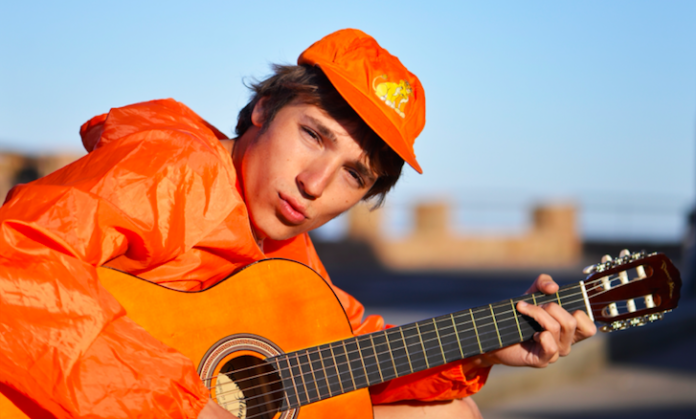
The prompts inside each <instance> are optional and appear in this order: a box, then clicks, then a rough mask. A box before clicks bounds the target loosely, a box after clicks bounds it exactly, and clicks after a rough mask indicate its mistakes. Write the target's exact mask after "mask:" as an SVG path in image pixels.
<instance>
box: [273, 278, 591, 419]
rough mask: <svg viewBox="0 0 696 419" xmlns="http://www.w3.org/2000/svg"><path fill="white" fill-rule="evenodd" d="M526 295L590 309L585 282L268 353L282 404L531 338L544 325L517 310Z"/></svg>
mask: <svg viewBox="0 0 696 419" xmlns="http://www.w3.org/2000/svg"><path fill="white" fill-rule="evenodd" d="M520 300H524V301H526V302H528V303H530V304H535V305H541V304H546V303H549V302H555V303H557V304H559V305H560V306H561V307H563V308H565V309H566V310H567V311H569V312H571V313H572V312H574V311H577V310H582V311H584V312H587V305H586V302H585V301H586V300H585V296H584V293H583V290H582V282H580V283H578V284H573V285H568V286H565V287H562V288H561V289H560V290H559V291H558V292H557V293H556V294H550V295H546V294H542V293H534V294H528V295H524V296H521V297H517V298H513V299H509V300H505V301H501V302H498V303H494V304H489V305H486V306H481V307H476V308H472V309H467V310H463V311H459V312H457V313H452V314H447V315H444V316H439V317H435V318H432V319H427V320H421V321H418V322H415V323H409V324H406V325H403V326H400V327H394V328H390V329H387V330H383V331H380V332H374V333H370V334H367V335H362V336H357V337H353V338H349V339H345V340H342V341H338V342H332V343H329V344H325V345H320V346H315V347H312V348H307V349H303V350H300V351H296V352H291V353H287V354H283V355H280V356H277V357H275V358H271V359H269V362H271V363H272V364H274V365H275V367H276V370H277V371H279V373H280V376H281V379H282V382H283V389H284V391H285V397H284V401H283V406H282V408H281V410H287V409H289V408H296V407H300V406H303V405H306V404H309V403H314V402H317V401H319V400H324V399H327V398H330V397H333V396H337V395H339V394H343V393H347V392H350V391H354V390H357V389H360V388H365V387H369V386H372V385H375V384H380V383H383V382H385V381H389V380H392V379H394V378H397V377H403V376H405V375H408V374H412V373H414V372H418V371H423V370H426V369H429V368H433V367H437V366H440V365H444V364H447V363H449V362H453V361H458V360H461V359H464V358H468V357H471V356H475V355H480V354H483V353H486V352H490V351H493V350H496V349H500V348H503V347H506V346H510V345H513V344H516V343H519V342H523V341H526V340H529V339H531V338H532V337H533V336H534V333H536V332H538V331H541V330H543V329H542V328H541V326H539V324H538V323H537V322H535V321H534V320H533V319H532V318H530V317H527V316H524V315H522V314H520V313H519V312H517V310H516V309H515V305H516V304H517V302H518V301H520Z"/></svg>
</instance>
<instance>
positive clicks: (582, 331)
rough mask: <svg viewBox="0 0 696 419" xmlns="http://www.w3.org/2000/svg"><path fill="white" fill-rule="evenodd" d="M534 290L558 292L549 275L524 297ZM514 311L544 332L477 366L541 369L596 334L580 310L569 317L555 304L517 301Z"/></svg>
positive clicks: (485, 357)
mask: <svg viewBox="0 0 696 419" xmlns="http://www.w3.org/2000/svg"><path fill="white" fill-rule="evenodd" d="M536 291H541V292H543V293H544V294H553V293H555V292H556V291H558V284H556V283H555V282H554V281H553V279H552V278H551V277H550V276H549V275H539V277H538V278H537V280H536V281H534V284H532V286H531V288H529V290H527V294H530V293H533V292H536ZM517 310H518V311H519V312H520V313H521V314H525V315H527V316H529V317H531V318H533V319H534V320H536V322H537V323H539V325H540V326H541V327H543V328H544V331H542V332H537V333H536V334H535V335H534V338H533V340H531V341H527V342H522V343H518V344H516V345H512V346H509V347H507V348H503V349H499V350H497V351H493V352H491V353H489V354H484V355H481V357H480V358H481V359H480V361H479V362H480V365H481V366H489V365H493V364H504V365H509V366H528V367H535V368H544V367H546V366H547V365H549V364H552V363H554V362H556V361H557V360H558V358H559V357H561V356H566V355H568V354H569V353H570V347H571V345H573V344H575V343H577V342H580V341H581V340H584V339H587V338H589V337H590V336H593V335H594V334H595V333H596V332H597V327H596V326H595V325H594V323H593V322H592V320H590V318H589V317H588V316H587V314H585V313H584V312H583V311H576V312H574V313H572V314H571V313H568V312H567V311H566V310H565V309H563V308H562V307H560V306H559V305H558V304H556V303H549V304H544V305H543V306H535V305H533V304H528V303H525V302H523V301H520V302H518V303H517Z"/></svg>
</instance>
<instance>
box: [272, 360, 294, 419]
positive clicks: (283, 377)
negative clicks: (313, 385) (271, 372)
mask: <svg viewBox="0 0 696 419" xmlns="http://www.w3.org/2000/svg"><path fill="white" fill-rule="evenodd" d="M270 361H273V362H275V366H276V371H277V372H278V375H280V381H281V382H282V384H283V393H284V394H285V397H284V400H283V403H284V404H285V405H284V406H283V409H284V410H287V409H292V408H296V407H299V406H300V401H299V397H300V395H299V393H298V392H297V387H296V386H295V381H294V380H293V374H292V372H291V371H290V365H289V363H288V357H287V356H286V355H283V356H277V357H275V358H271V359H270Z"/></svg>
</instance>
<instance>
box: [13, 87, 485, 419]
mask: <svg viewBox="0 0 696 419" xmlns="http://www.w3.org/2000/svg"><path fill="white" fill-rule="evenodd" d="M80 133H81V135H82V139H83V143H84V145H85V148H86V149H87V150H88V151H89V154H87V155H86V156H84V157H83V158H81V159H79V160H77V161H76V162H74V163H72V164H70V165H68V166H66V167H64V168H62V169H60V170H58V171H56V172H54V173H52V174H50V175H48V176H46V177H44V178H42V179H39V180H37V181H35V182H32V183H30V184H27V185H20V186H17V187H16V188H15V189H13V190H12V191H11V192H10V194H8V198H7V200H6V203H5V205H4V206H3V207H2V208H0V229H1V234H0V264H1V265H2V267H1V268H0V272H2V274H0V383H4V384H5V385H6V386H5V387H3V386H2V385H0V391H3V389H4V391H5V392H6V393H8V392H14V393H17V392H19V393H22V394H24V395H26V396H27V397H28V398H29V399H30V400H33V403H36V404H37V405H38V407H40V408H41V409H45V410H46V411H49V412H50V413H51V414H53V415H54V416H56V417H58V418H73V417H101V418H131V417H153V418H154V417H176V418H195V417H197V415H198V412H199V411H200V410H201V409H202V407H203V405H204V404H205V403H206V402H207V400H208V393H207V390H206V388H205V387H204V386H203V385H202V384H201V381H200V379H199V377H198V375H197V373H196V369H195V368H194V366H193V363H192V362H191V361H190V360H188V359H186V358H185V357H184V356H182V355H180V354H179V353H178V352H176V351H175V350H173V349H171V348H168V347H165V346H164V345H163V344H162V343H160V342H159V341H157V340H156V339H155V338H153V337H151V336H150V335H148V334H147V333H146V332H145V331H144V330H143V329H142V328H140V327H139V326H138V325H137V324H135V323H134V322H133V321H131V320H130V319H129V318H128V317H127V316H126V313H125V312H124V310H123V309H122V307H121V306H120V305H119V303H118V302H117V301H116V300H115V299H114V298H113V297H112V296H111V295H110V294H109V293H108V292H106V291H105V290H104V289H103V288H102V287H101V285H100V284H99V281H98V278H97V275H96V270H95V267H97V266H100V265H108V266H111V267H114V268H117V269H120V270H123V271H127V272H130V273H132V274H134V275H137V276H140V277H142V278H145V279H148V280H151V281H153V282H157V283H160V284H165V285H167V286H170V287H174V288H177V289H183V290H198V289H202V288H205V287H208V286H210V285H212V284H214V283H216V282H217V281H219V280H221V279H223V278H224V277H226V276H227V275H228V274H229V273H230V272H232V271H234V270H235V269H237V268H239V267H241V266H244V265H246V264H249V263H251V262H254V261H257V260H259V259H262V258H265V257H286V258H290V259H295V260H297V261H300V262H302V263H305V264H307V265H308V266H310V267H312V268H313V269H315V270H316V271H318V272H319V273H320V274H322V275H323V276H324V278H326V279H327V281H329V280H328V275H327V273H326V271H325V269H324V267H323V266H322V264H321V262H320V261H319V258H318V256H317V254H316V253H315V251H314V247H313V245H312V243H311V241H310V239H309V237H308V236H307V235H306V234H304V235H301V236H298V237H295V238H293V239H290V240H286V241H283V242H266V243H265V244H264V246H265V253H264V252H262V251H261V249H260V248H259V247H258V246H257V244H256V242H255V240H254V238H253V235H252V232H251V229H250V226H249V219H248V216H247V211H246V207H245V205H244V202H243V200H242V198H241V196H240V194H239V185H238V183H237V179H236V175H235V170H234V167H233V165H232V161H231V158H230V156H229V154H228V153H227V152H226V151H225V149H224V148H223V147H222V146H221V145H220V143H219V141H218V140H219V139H223V138H226V137H225V136H224V135H223V134H222V133H221V132H220V131H218V130H217V129H215V128H214V127H213V126H211V125H210V124H208V123H207V122H206V121H204V120H203V119H201V118H200V117H199V116H198V115H196V114H195V113H194V112H192V111H191V110H190V109H188V108H187V107H186V106H184V105H183V104H180V103H178V102H175V101H173V100H159V101H152V102H147V103H139V104H135V105H131V106H126V107H123V108H118V109H112V110H111V111H110V112H109V114H107V115H101V116H97V117H95V118H93V119H92V120H90V121H89V122H87V123H85V124H84V125H83V126H82V128H81V131H80ZM334 289H335V291H336V293H337V294H338V296H339V298H340V301H341V303H342V304H343V306H344V308H345V310H346V312H347V313H348V316H349V318H350V321H351V324H352V326H353V329H354V331H355V333H356V334H357V333H368V332H373V331H376V330H379V329H381V328H383V327H384V321H383V319H382V318H381V317H379V316H370V317H368V318H367V319H364V320H363V319H362V317H363V313H364V309H363V307H362V305H361V304H360V303H359V302H358V301H357V300H355V299H354V298H353V297H351V296H350V295H348V294H346V293H345V292H343V291H341V290H339V289H337V288H334ZM487 373H488V370H487V369H482V370H475V369H473V368H472V367H471V366H470V364H467V363H466V362H460V363H456V364H450V365H446V366H443V367H440V368H436V369H433V370H430V371H426V372H422V373H419V374H415V375H412V376H407V377H403V378H401V379H397V380H394V381H392V382H390V383H387V384H383V385H381V386H378V387H376V388H374V389H373V401H374V402H376V403H384V402H390V401H396V400H403V399H421V400H437V399H451V398H457V397H463V396H466V395H469V394H472V393H474V392H475V391H477V390H478V389H479V388H480V387H481V386H482V385H483V382H484V381H485V377H486V376H487ZM465 374H468V376H469V377H470V379H469V380H467V378H466V377H465ZM41 417H44V416H41Z"/></svg>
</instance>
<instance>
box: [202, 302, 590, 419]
mask: <svg viewBox="0 0 696 419" xmlns="http://www.w3.org/2000/svg"><path fill="white" fill-rule="evenodd" d="M578 301H579V300H578ZM513 327H514V326H510V327H506V328H504V329H507V330H509V329H512V328H513ZM504 329H500V330H501V332H502V330H504ZM514 335H517V333H516V332H515V331H512V332H510V333H507V332H506V333H503V334H501V337H503V336H504V337H505V338H507V337H509V336H514ZM490 340H494V341H495V340H497V338H495V337H493V338H491V339H488V340H486V342H487V341H490ZM469 346H473V347H476V346H477V344H475V343H472V344H470V345H466V347H469ZM453 352H458V350H457V349H456V348H455V349H452V350H448V351H443V353H450V354H451V353H453ZM421 353H423V351H418V352H414V353H413V354H414V355H417V354H421ZM425 356H426V357H427V352H426V353H425ZM400 358H403V356H402V357H400ZM345 364H349V363H348V362H346V363H343V365H345ZM406 365H409V363H399V364H398V366H399V367H403V366H406ZM310 368H311V366H310ZM363 371H364V372H365V374H362V372H360V371H359V370H356V374H355V375H354V376H353V378H352V379H351V382H354V381H355V378H358V379H363V378H364V379H365V381H366V383H368V385H369V378H368V376H367V372H366V368H365V367H363ZM308 374H309V372H307V373H303V374H301V375H304V376H307V375H308ZM395 374H397V375H395V376H394V377H388V378H385V379H384V380H383V381H388V380H391V379H394V378H398V377H399V375H398V371H396V370H395ZM402 376H403V375H402ZM334 377H339V380H340V376H339V375H338V374H336V375H325V378H324V380H321V378H320V379H316V377H314V378H309V377H307V380H305V381H303V384H302V385H301V387H304V391H302V393H303V394H304V399H305V400H306V401H307V403H304V404H309V403H314V402H317V401H319V400H322V394H321V391H320V390H328V392H329V394H331V393H332V392H331V388H330V384H329V382H328V380H329V379H331V378H334ZM291 379H292V378H291ZM278 382H279V381H276V383H278ZM324 382H325V383H326V384H324ZM312 384H313V385H314V387H312ZM257 387H258V386H257ZM298 387H300V386H299V385H298ZM310 388H316V390H317V397H316V400H314V397H312V396H311V394H310V390H309V389H310ZM355 389H357V386H355V385H354V390H355ZM246 390H249V389H246ZM300 390H301V388H300ZM349 391H353V390H349ZM277 392H283V393H284V390H276V391H271V392H266V393H262V394H259V395H256V396H252V397H248V398H244V399H243V400H244V401H245V402H250V401H252V400H254V399H258V398H261V397H267V396H269V395H272V394H273V393H277ZM341 394H342V393H341ZM286 398H287V396H286V395H283V396H282V397H280V398H276V399H273V400H269V401H266V402H265V403H263V404H260V405H257V406H254V407H255V408H257V409H261V408H267V407H268V406H269V405H270V406H271V407H273V406H274V405H276V404H278V403H282V401H283V400H285V399H286ZM295 398H296V399H297V401H298V403H300V404H301V405H304V404H303V401H301V392H300V391H298V390H297V388H295ZM215 399H216V398H213V400H215ZM287 400H288V402H289V398H287ZM301 405H300V406H301ZM300 406H298V407H300ZM267 411H268V410H267ZM267 411H266V412H261V413H259V414H255V415H250V416H247V419H252V418H254V417H258V416H261V415H265V414H267Z"/></svg>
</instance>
